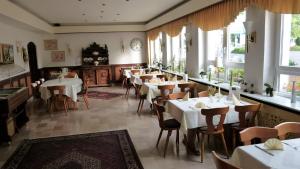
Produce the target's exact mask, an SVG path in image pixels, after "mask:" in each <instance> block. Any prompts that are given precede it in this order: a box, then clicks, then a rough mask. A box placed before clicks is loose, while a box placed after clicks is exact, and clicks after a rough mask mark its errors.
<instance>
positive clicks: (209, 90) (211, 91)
mask: <svg viewBox="0 0 300 169" xmlns="http://www.w3.org/2000/svg"><path fill="white" fill-rule="evenodd" d="M216 90H217V89H216V88H215V87H212V86H208V89H207V92H208V95H209V96H214V95H215V93H216Z"/></svg>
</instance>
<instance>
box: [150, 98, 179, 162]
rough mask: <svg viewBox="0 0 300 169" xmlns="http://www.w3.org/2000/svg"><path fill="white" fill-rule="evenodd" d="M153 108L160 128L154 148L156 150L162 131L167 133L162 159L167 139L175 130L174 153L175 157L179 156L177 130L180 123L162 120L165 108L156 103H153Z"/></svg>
mask: <svg viewBox="0 0 300 169" xmlns="http://www.w3.org/2000/svg"><path fill="white" fill-rule="evenodd" d="M154 107H155V111H156V114H157V118H158V122H159V127H160V133H159V136H158V140H157V143H156V148H158V144H159V141H160V138H161V135H162V133H163V131H164V130H166V131H168V135H167V139H166V143H165V148H164V157H166V152H167V148H168V144H169V139H170V136H171V134H172V131H173V130H176V152H177V155H179V129H180V123H179V122H178V121H177V120H175V119H168V120H164V115H163V113H164V112H165V108H164V107H163V106H160V105H159V104H158V103H157V102H156V101H155V102H154Z"/></svg>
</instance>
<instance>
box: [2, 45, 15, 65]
mask: <svg viewBox="0 0 300 169" xmlns="http://www.w3.org/2000/svg"><path fill="white" fill-rule="evenodd" d="M1 46H2V47H1V49H2V57H1V58H2V64H13V63H14V46H13V45H11V44H2V45H1Z"/></svg>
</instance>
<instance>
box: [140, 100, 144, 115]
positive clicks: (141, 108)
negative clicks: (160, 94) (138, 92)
mask: <svg viewBox="0 0 300 169" xmlns="http://www.w3.org/2000/svg"><path fill="white" fill-rule="evenodd" d="M144 100H145V99H142V103H141V107H140V112H142V111H143V106H144Z"/></svg>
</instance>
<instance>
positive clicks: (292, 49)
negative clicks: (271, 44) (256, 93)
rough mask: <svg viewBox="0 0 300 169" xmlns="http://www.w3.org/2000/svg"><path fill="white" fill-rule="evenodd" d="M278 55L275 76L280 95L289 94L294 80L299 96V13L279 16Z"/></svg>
mask: <svg viewBox="0 0 300 169" xmlns="http://www.w3.org/2000/svg"><path fill="white" fill-rule="evenodd" d="M278 53H280V56H279V57H278V60H279V62H278V65H277V70H278V71H277V78H278V85H277V86H278V91H279V94H280V95H284V96H290V95H291V91H292V83H293V81H295V88H296V94H297V96H300V14H284V15H282V17H281V31H280V52H278Z"/></svg>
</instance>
